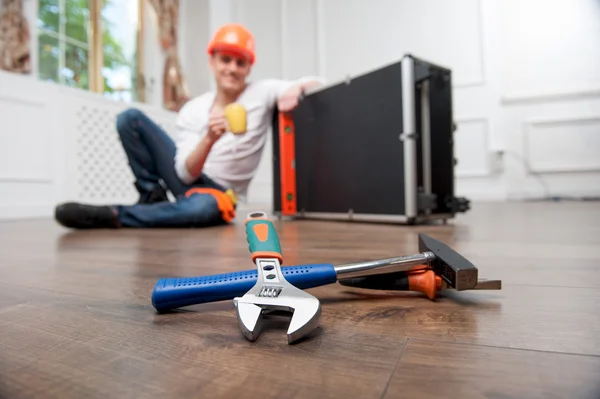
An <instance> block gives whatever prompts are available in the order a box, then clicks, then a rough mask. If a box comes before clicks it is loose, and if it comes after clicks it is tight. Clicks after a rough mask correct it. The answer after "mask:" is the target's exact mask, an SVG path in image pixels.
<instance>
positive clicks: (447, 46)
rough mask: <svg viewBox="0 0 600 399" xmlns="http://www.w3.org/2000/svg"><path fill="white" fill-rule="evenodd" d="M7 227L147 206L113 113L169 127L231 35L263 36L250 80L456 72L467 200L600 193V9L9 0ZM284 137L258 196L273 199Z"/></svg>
mask: <svg viewBox="0 0 600 399" xmlns="http://www.w3.org/2000/svg"><path fill="white" fill-rule="evenodd" d="M1 1H2V5H1V6H0V192H1V193H2V195H0V218H24V217H46V216H51V215H52V211H53V207H54V205H55V204H56V203H57V202H60V201H64V200H80V201H90V202H96V201H97V202H100V203H106V202H107V201H114V202H119V201H135V200H136V199H137V193H136V192H135V189H134V187H133V185H132V175H131V172H130V171H129V170H128V168H127V164H126V161H125V157H124V153H123V151H122V149H121V148H120V146H119V143H118V141H117V135H116V131H115V128H114V118H115V116H116V114H117V113H118V112H120V111H121V110H123V109H125V108H127V107H132V106H135V107H139V108H142V109H144V110H145V111H146V112H148V113H149V114H151V115H152V117H153V118H154V119H155V120H157V121H158V122H159V123H160V124H161V125H162V126H163V127H164V128H165V129H166V130H167V131H169V133H173V132H174V120H175V115H176V114H175V113H176V112H177V110H178V109H179V108H180V107H181V105H183V104H184V103H185V102H186V101H187V100H188V99H189V98H192V97H194V96H196V95H200V94H202V93H203V92H205V91H207V90H210V89H212V88H213V82H212V78H211V75H210V71H209V69H208V66H207V58H206V52H205V46H206V44H207V42H208V40H209V38H210V36H211V35H212V33H213V32H214V31H215V30H216V28H217V27H218V26H220V25H221V24H223V23H226V22H232V21H233V22H241V23H243V24H245V25H246V26H247V27H248V28H249V29H250V30H251V31H253V33H254V34H255V37H256V41H257V64H256V66H255V67H254V70H253V73H252V78H253V79H258V78H283V79H294V78H298V77H300V76H303V75H319V76H323V77H325V78H326V79H327V80H328V81H329V82H331V83H333V82H336V81H338V80H342V79H345V78H346V77H347V76H352V75H357V74H362V73H365V72H368V71H370V70H372V69H375V68H378V67H381V66H384V65H386V64H388V63H392V62H395V61H398V60H399V59H400V58H401V57H402V55H404V54H406V53H412V54H413V55H415V56H417V57H421V58H423V59H425V60H427V61H430V62H434V63H437V64H440V65H443V66H445V67H448V68H450V69H452V79H453V101H454V110H453V113H454V119H455V121H456V125H457V130H456V132H455V149H456V154H455V155H456V158H457V160H458V164H457V165H456V176H457V180H456V195H459V196H466V197H468V198H469V199H471V200H472V201H509V200H510V201H514V200H557V199H565V200H583V199H590V198H595V197H598V196H600V1H599V0H520V1H519V0H453V1H444V0H420V1H417V0H369V1H367V0H294V1H292V0H245V1H242V0H210V1H209V0H180V1H165V0H39V1H37V0H22V1H16V0H1ZM270 146H271V142H270V141H269V143H268V145H267V148H266V149H265V155H266V156H263V159H262V163H261V166H260V169H259V172H258V175H257V176H256V178H255V180H254V182H253V183H252V186H251V189H250V193H249V200H250V201H251V202H254V203H267V204H270V203H271V196H272V190H271V185H272V172H271V158H270V156H269V154H270V151H271V147H270Z"/></svg>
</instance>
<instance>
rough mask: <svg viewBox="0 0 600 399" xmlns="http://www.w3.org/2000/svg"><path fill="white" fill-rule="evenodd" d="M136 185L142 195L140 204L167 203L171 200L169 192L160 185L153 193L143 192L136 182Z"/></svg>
mask: <svg viewBox="0 0 600 399" xmlns="http://www.w3.org/2000/svg"><path fill="white" fill-rule="evenodd" d="M134 185H135V188H136V189H137V191H138V193H140V198H139V199H138V204H154V203H155V202H165V201H168V200H169V197H167V191H166V190H165V189H164V188H163V187H162V186H161V185H158V187H156V188H155V189H154V190H152V191H145V190H143V189H142V187H140V185H139V183H137V182H135V183H134Z"/></svg>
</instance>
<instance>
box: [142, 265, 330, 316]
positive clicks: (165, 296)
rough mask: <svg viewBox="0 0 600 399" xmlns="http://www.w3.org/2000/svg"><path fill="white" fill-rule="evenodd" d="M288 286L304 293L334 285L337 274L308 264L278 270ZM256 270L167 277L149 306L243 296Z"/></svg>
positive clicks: (166, 306)
mask: <svg viewBox="0 0 600 399" xmlns="http://www.w3.org/2000/svg"><path fill="white" fill-rule="evenodd" d="M281 271H282V272H283V275H284V276H285V278H286V280H287V281H289V282H290V284H292V285H294V286H296V287H298V288H300V289H307V288H313V287H319V286H322V285H327V284H333V283H335V282H336V281H337V274H336V272H335V269H334V267H333V265H332V264H330V263H324V264H309V265H299V266H285V267H282V268H281ZM257 278H258V273H257V271H256V269H254V270H245V271H242V272H234V273H226V274H215V275H212V276H200V277H168V278H161V279H159V280H158V281H157V282H156V285H155V286H154V291H153V292H152V306H154V308H155V309H156V310H157V311H159V312H164V311H168V310H172V309H176V308H180V307H184V306H190V305H197V304H201V303H207V302H217V301H224V300H228V299H233V298H235V297H238V296H243V295H244V294H245V293H246V292H248V290H250V288H252V287H253V286H254V284H256V280H257Z"/></svg>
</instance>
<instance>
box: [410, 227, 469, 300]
mask: <svg viewBox="0 0 600 399" xmlns="http://www.w3.org/2000/svg"><path fill="white" fill-rule="evenodd" d="M419 251H420V252H432V253H433V254H434V255H435V259H433V260H432V261H431V264H432V266H433V269H434V270H435V272H436V274H438V275H439V276H440V277H442V279H444V280H445V281H446V282H447V283H448V284H449V285H450V286H451V287H452V288H454V289H455V290H457V291H462V290H471V289H475V287H476V286H477V283H478V271H477V268H476V267H475V265H473V264H472V263H471V262H469V261H468V260H467V259H465V257H463V256H462V255H460V254H459V253H458V252H456V251H455V250H453V249H452V248H450V247H449V246H447V245H446V244H444V243H442V242H440V241H438V240H436V239H435V238H432V237H429V236H428V235H425V234H419Z"/></svg>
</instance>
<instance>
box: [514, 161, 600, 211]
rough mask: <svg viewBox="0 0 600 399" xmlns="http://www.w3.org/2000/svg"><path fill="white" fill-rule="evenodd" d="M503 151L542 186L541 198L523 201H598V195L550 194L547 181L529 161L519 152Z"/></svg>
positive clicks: (599, 198)
mask: <svg viewBox="0 0 600 399" xmlns="http://www.w3.org/2000/svg"><path fill="white" fill-rule="evenodd" d="M503 152H504V153H505V154H507V155H510V156H512V157H513V158H514V159H516V160H517V161H518V162H520V163H521V164H522V165H523V168H525V171H526V172H527V174H529V175H531V176H533V177H534V178H535V179H536V180H537V181H538V183H539V184H540V186H542V190H543V192H544V195H543V196H542V197H541V198H532V199H527V200H525V201H527V202H543V201H553V202H559V201H585V202H592V201H600V197H576V196H571V195H551V194H550V187H549V185H548V182H546V181H545V180H544V179H543V178H542V176H540V175H539V174H538V173H537V172H534V171H533V170H532V169H531V166H530V165H529V162H528V161H527V160H526V159H524V158H523V157H522V156H520V155H519V154H517V153H515V152H513V151H508V150H503Z"/></svg>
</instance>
